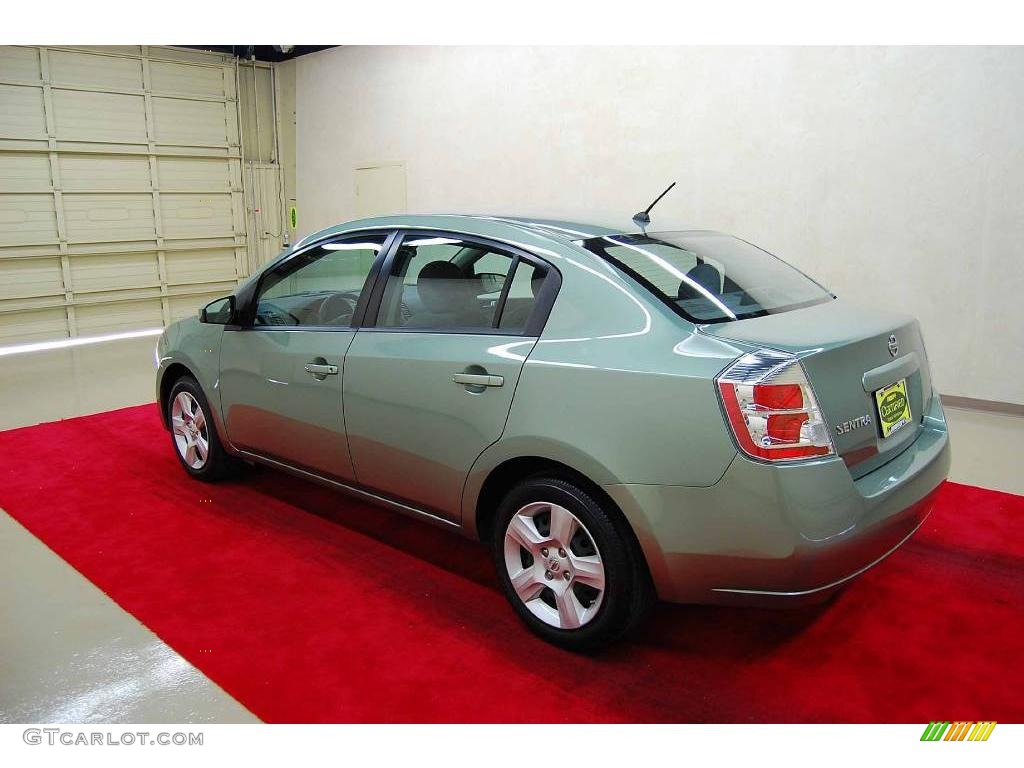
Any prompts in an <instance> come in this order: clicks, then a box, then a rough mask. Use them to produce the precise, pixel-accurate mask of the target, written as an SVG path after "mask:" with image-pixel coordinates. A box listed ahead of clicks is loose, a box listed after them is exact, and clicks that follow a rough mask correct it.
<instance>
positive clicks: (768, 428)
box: [717, 349, 835, 461]
mask: <svg viewBox="0 0 1024 768" xmlns="http://www.w3.org/2000/svg"><path fill="white" fill-rule="evenodd" d="M717 382H718V391H719V393H720V394H721V396H722V405H724V406H725V413H726V415H727V416H728V419H729V426H730V427H732V431H733V434H735V435H736V442H737V443H739V446H740V448H741V449H742V450H743V452H744V453H745V454H747V455H748V456H752V457H754V458H756V459H762V460H765V461H792V460H794V459H807V458H811V457H814V456H828V455H830V454H832V453H834V452H835V451H834V449H833V447H832V438H831V436H830V435H829V432H828V426H827V425H826V424H825V420H824V418H823V417H822V415H821V409H820V408H818V401H817V400H816V399H815V398H814V390H812V389H811V385H810V382H808V381H807V375H806V374H805V373H804V369H803V366H802V365H801V364H800V360H799V358H797V357H796V356H794V355H790V354H786V353H784V352H777V351H775V350H772V349H762V350H758V351H757V352H752V353H750V354H747V355H743V357H741V358H740V359H739V360H737V361H736V362H735V363H733V364H732V365H730V366H729V367H728V368H726V369H725V371H723V372H722V374H721V375H720V376H719V377H718V379H717Z"/></svg>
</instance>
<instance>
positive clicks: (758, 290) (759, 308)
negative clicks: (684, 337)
mask: <svg viewBox="0 0 1024 768" xmlns="http://www.w3.org/2000/svg"><path fill="white" fill-rule="evenodd" d="M582 245H583V247H585V248H586V249H587V250H589V251H591V252H593V253H596V254H597V255H598V256H601V257H602V258H604V259H606V260H607V261H609V262H611V263H612V264H613V265H615V266H616V267H618V268H619V269H620V270H622V271H623V272H625V273H626V274H628V275H629V276H630V277H632V278H634V279H635V280H637V281H638V282H639V283H641V284H642V285H643V286H644V287H646V288H647V289H648V290H650V291H651V292H652V293H653V294H654V295H655V296H657V297H658V298H659V299H661V300H662V301H664V302H665V303H667V304H668V305H669V306H671V307H672V309H674V310H675V311H676V312H678V313H679V314H681V315H682V316H683V317H685V318H686V319H688V320H690V321H691V322H694V323H720V322H727V321H729V320H742V319H744V318H748V317H760V316H762V315H768V314H775V313H777V312H786V311H789V310H793V309H799V308H801V307H807V306H811V305H814V304H820V303H822V302H825V301H830V300H831V299H832V298H834V297H833V296H832V294H831V293H829V292H828V291H827V290H825V289H824V288H823V287H822V286H820V285H819V284H818V283H816V282H814V281H813V280H811V279H810V278H809V277H807V276H806V275H805V274H803V273H802V272H800V271H799V270H797V269H795V268H794V267H791V266H790V265H789V264H786V262H784V261H782V260H781V259H778V258H776V257H775V256H772V255H771V254H770V253H768V252H767V251H763V250H761V249H760V248H758V247H757V246H754V245H751V244H750V243H747V242H745V241H743V240H740V239H739V238H736V237H732V236H730V235H723V234H720V233H718V232H667V233H658V234H649V235H610V236H606V237H595V238H590V239H588V240H584V241H583V242H582Z"/></svg>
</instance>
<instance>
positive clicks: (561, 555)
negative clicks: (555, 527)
mask: <svg viewBox="0 0 1024 768" xmlns="http://www.w3.org/2000/svg"><path fill="white" fill-rule="evenodd" d="M558 556H559V557H565V550H564V549H562V548H561V547H559V548H558Z"/></svg>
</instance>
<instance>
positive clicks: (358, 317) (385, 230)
mask: <svg viewBox="0 0 1024 768" xmlns="http://www.w3.org/2000/svg"><path fill="white" fill-rule="evenodd" d="M377 235H380V236H383V237H384V243H383V245H382V246H381V249H380V251H378V252H377V256H376V258H374V260H373V263H372V264H371V265H370V271H369V272H368V273H367V274H366V279H365V280H364V281H363V287H362V290H361V291H360V292H359V299H358V301H357V302H356V308H355V312H353V314H352V320H351V322H350V323H349V324H348V325H256V324H255V321H256V308H257V305H258V304H259V295H260V289H261V288H262V287H263V281H264V280H265V279H266V278H267V276H268V275H269V274H270V273H272V272H274V271H276V270H278V269H280V268H281V267H283V266H285V265H286V264H288V263H289V262H291V261H292V260H293V259H297V258H299V257H301V256H302V255H304V254H306V253H308V252H309V251H311V250H312V249H314V248H320V247H322V246H324V245H328V244H331V243H344V242H346V241H348V240H358V239H359V238H364V237H374V236H377ZM397 238H398V231H397V230H395V229H393V228H391V227H382V228H379V229H364V230H353V231H350V232H340V233H336V234H334V235H330V236H328V237H324V238H321V239H319V240H316V241H313V242H310V243H306V244H304V245H303V246H302V248H300V249H298V250H297V251H295V252H294V253H290V254H288V255H287V256H286V257H285V258H283V259H280V260H278V261H276V262H273V263H271V264H269V265H267V266H266V267H265V268H264V269H263V271H262V272H261V273H260V275H259V279H258V280H255V281H254V282H253V283H252V287H251V288H250V289H249V290H248V291H247V293H248V295H247V296H245V297H244V302H243V305H242V309H241V311H240V313H239V319H240V323H239V325H238V326H235V327H234V328H232V329H233V330H235V329H237V330H248V331H320V332H324V331H327V332H332V331H333V332H338V331H351V332H355V331H357V330H359V328H360V326H361V324H362V321H363V317H364V316H365V314H366V308H367V305H368V303H369V300H370V296H371V293H372V291H373V289H374V288H375V287H376V285H377V282H378V280H377V278H378V276H379V275H380V269H381V265H382V264H383V263H384V260H385V259H386V257H387V256H388V255H389V254H390V251H391V248H392V247H393V246H394V244H395V241H396V240H397Z"/></svg>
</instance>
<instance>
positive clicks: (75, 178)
mask: <svg viewBox="0 0 1024 768" xmlns="http://www.w3.org/2000/svg"><path fill="white" fill-rule="evenodd" d="M59 167H60V181H61V188H62V189H63V190H64V191H65V192H81V191H122V192H123V191H128V190H138V191H140V192H143V191H148V190H149V189H150V188H151V185H150V176H149V158H147V157H145V156H142V155H123V156H117V155H114V156H111V155H61V157H60V161H59Z"/></svg>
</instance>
